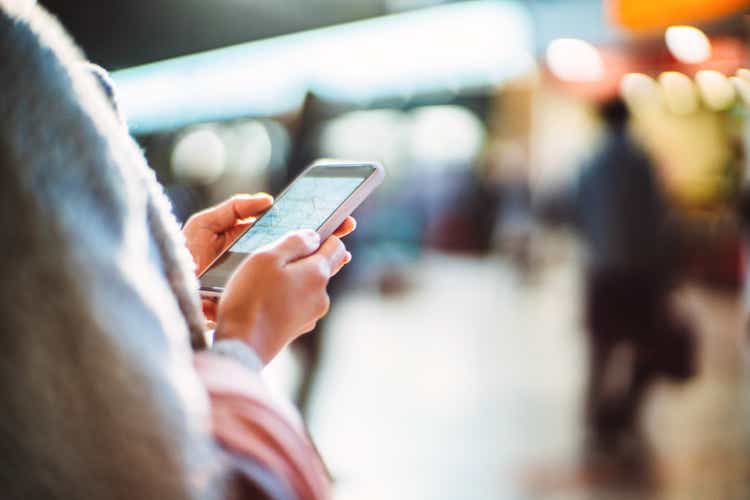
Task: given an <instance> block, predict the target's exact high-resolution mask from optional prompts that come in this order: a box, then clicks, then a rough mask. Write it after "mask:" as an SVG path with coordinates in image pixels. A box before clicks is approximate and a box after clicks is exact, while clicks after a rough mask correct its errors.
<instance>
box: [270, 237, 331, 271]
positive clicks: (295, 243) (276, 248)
mask: <svg viewBox="0 0 750 500" xmlns="http://www.w3.org/2000/svg"><path fill="white" fill-rule="evenodd" d="M319 247H320V235H318V233H316V232H315V231H313V230H312V229H303V230H301V231H293V232H291V233H288V234H287V235H285V236H282V237H281V238H280V239H278V240H277V241H275V242H274V243H272V244H270V245H268V246H267V247H266V248H265V251H268V252H270V253H272V254H274V255H276V256H277V257H278V258H279V259H280V260H281V263H282V264H289V263H290V262H295V261H297V260H299V259H302V258H304V257H307V256H308V255H310V254H312V253H314V252H315V251H316V250H317V249H318V248H319Z"/></svg>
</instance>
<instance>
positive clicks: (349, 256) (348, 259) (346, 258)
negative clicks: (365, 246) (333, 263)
mask: <svg viewBox="0 0 750 500" xmlns="http://www.w3.org/2000/svg"><path fill="white" fill-rule="evenodd" d="M351 261H352V253H351V252H346V253H345V254H344V262H345V263H347V264H348V263H349V262H351Z"/></svg>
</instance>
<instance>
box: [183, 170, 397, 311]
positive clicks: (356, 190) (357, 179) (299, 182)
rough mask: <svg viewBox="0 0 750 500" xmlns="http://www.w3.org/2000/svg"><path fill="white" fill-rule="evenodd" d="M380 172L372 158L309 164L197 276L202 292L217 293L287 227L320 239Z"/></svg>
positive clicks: (369, 190)
mask: <svg viewBox="0 0 750 500" xmlns="http://www.w3.org/2000/svg"><path fill="white" fill-rule="evenodd" d="M384 176H385V171H384V169H383V167H382V165H380V164H378V163H376V162H366V163H350V162H333V161H320V162H316V163H314V164H312V165H311V166H310V167H308V168H307V169H305V171H304V172H302V173H301V174H300V175H299V176H298V177H297V178H296V179H295V180H294V181H293V182H292V183H291V184H289V186H287V188H286V189H284V191H282V193H281V194H280V195H279V196H278V197H277V198H276V202H275V203H274V204H273V206H272V207H271V208H270V209H268V211H266V212H265V213H264V214H263V215H261V216H260V217H259V218H258V219H257V220H256V221H255V224H253V225H252V226H251V227H250V228H249V229H248V230H247V231H245V232H244V233H242V234H241V235H240V236H238V237H237V239H236V240H235V241H234V243H232V245H230V246H229V248H227V250H225V251H224V253H222V254H221V255H219V256H218V257H217V258H216V259H215V260H214V261H213V262H212V263H211V264H210V265H209V266H208V267H207V268H206V269H205V270H204V271H203V273H202V274H201V275H200V276H199V277H198V278H199V279H200V284H201V295H202V296H204V297H214V298H215V297H219V296H221V293H222V292H223V291H224V285H225V284H226V282H227V281H228V280H229V277H230V276H231V275H232V273H233V272H234V270H235V269H236V268H237V266H239V265H240V263H242V261H243V260H244V259H245V257H247V256H248V254H251V253H253V252H254V251H256V250H257V249H259V248H260V247H263V246H265V245H268V244H269V243H273V242H274V241H276V240H278V239H279V238H280V237H282V236H284V235H285V234H286V233H288V232H290V231H296V230H299V229H314V230H315V231H317V233H318V234H319V235H320V239H321V241H324V240H325V239H326V238H328V237H329V236H330V235H331V234H333V232H334V231H335V230H336V228H338V227H339V226H340V225H341V223H342V222H344V220H345V219H346V217H347V216H349V215H350V214H351V213H352V212H353V211H354V209H355V208H357V207H358V206H359V205H360V204H361V203H362V202H363V201H364V200H365V199H366V198H367V197H368V196H369V195H370V194H371V193H372V192H373V191H374V190H375V188H377V187H378V186H379V185H380V183H381V182H382V181H383V177H384Z"/></svg>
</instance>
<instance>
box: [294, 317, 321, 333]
mask: <svg viewBox="0 0 750 500" xmlns="http://www.w3.org/2000/svg"><path fill="white" fill-rule="evenodd" d="M316 326H318V320H317V319H316V320H314V321H310V322H309V323H307V324H306V325H304V326H303V327H302V328H300V330H299V333H297V336H300V335H304V334H306V333H310V332H311V331H313V330H315V327H316Z"/></svg>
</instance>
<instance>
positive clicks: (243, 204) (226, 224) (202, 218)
mask: <svg viewBox="0 0 750 500" xmlns="http://www.w3.org/2000/svg"><path fill="white" fill-rule="evenodd" d="M271 205H273V197H272V196H271V195H269V194H266V193H258V194H252V195H250V194H238V195H234V196H232V197H231V198H229V199H227V200H225V201H223V202H221V203H219V204H218V205H216V206H215V207H212V208H209V209H207V210H204V211H202V212H200V213H198V214H197V215H195V216H194V217H195V219H196V220H197V221H199V222H200V223H201V225H203V226H205V227H207V228H208V229H210V230H211V231H214V232H215V233H223V232H224V231H226V230H227V229H229V228H231V227H232V226H234V225H235V224H237V221H240V220H243V219H247V218H248V217H252V216H255V215H259V214H261V213H262V212H263V211H265V210H267V209H268V208H269V207H270V206H271Z"/></svg>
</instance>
